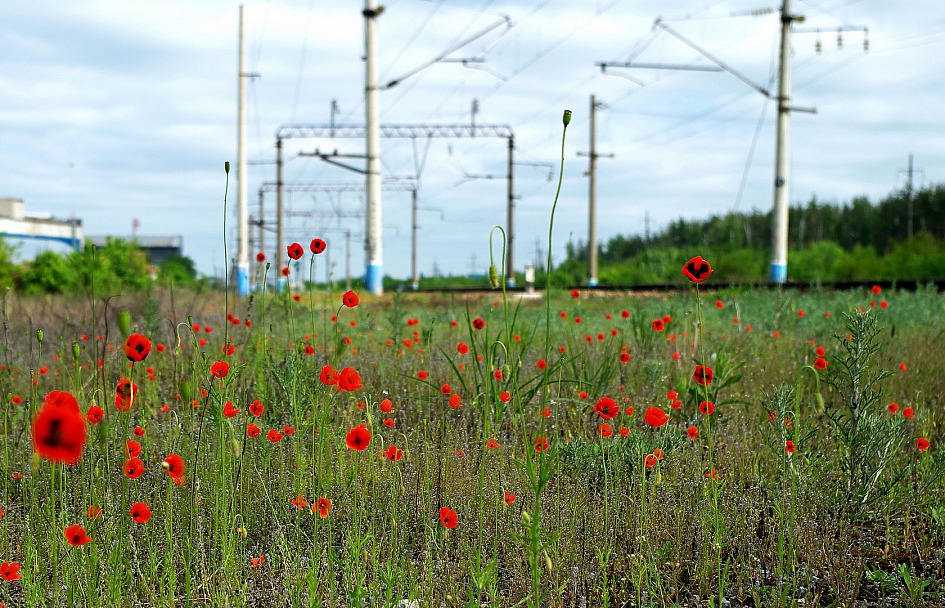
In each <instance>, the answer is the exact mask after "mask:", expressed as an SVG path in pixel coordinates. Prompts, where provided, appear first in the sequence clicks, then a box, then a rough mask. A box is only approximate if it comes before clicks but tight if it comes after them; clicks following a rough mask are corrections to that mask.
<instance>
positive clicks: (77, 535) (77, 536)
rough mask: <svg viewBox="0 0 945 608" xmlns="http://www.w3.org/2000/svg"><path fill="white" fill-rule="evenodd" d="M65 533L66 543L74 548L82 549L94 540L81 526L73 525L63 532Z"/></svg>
mask: <svg viewBox="0 0 945 608" xmlns="http://www.w3.org/2000/svg"><path fill="white" fill-rule="evenodd" d="M63 533H64V534H65V535H66V541H68V542H69V544H70V545H72V546H73V547H81V546H82V545H84V544H85V543H87V542H90V541H91V540H92V539H91V538H90V537H89V535H88V534H86V533H85V528H83V527H82V526H80V525H79V524H72V525H71V526H69V527H68V528H66V529H65V530H63Z"/></svg>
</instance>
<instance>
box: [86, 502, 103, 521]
mask: <svg viewBox="0 0 945 608" xmlns="http://www.w3.org/2000/svg"><path fill="white" fill-rule="evenodd" d="M85 516H86V517H88V518H89V519H98V518H99V517H101V516H102V507H96V506H95V505H89V508H88V509H86V510H85Z"/></svg>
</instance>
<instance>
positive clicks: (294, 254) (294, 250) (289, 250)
mask: <svg viewBox="0 0 945 608" xmlns="http://www.w3.org/2000/svg"><path fill="white" fill-rule="evenodd" d="M285 249H286V254H288V256H289V257H290V258H292V259H293V260H297V259H299V258H300V257H302V254H304V253H305V250H304V249H302V246H301V245H299V244H298V243H292V244H291V245H289V246H288V247H286V248H285Z"/></svg>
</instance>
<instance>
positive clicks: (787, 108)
mask: <svg viewBox="0 0 945 608" xmlns="http://www.w3.org/2000/svg"><path fill="white" fill-rule="evenodd" d="M795 18H796V17H795V16H794V15H792V14H791V0H784V4H782V5H781V58H780V62H779V63H780V67H779V69H778V97H777V101H778V130H777V138H776V144H775V146H776V148H775V154H774V213H773V214H772V216H773V224H774V225H773V226H772V227H771V276H770V281H771V282H772V283H779V284H780V283H784V282H786V281H787V245H788V243H787V242H788V205H789V200H788V192H789V190H788V179H789V178H790V170H791V159H790V150H791V65H792V62H791V22H792V21H794V19H795Z"/></svg>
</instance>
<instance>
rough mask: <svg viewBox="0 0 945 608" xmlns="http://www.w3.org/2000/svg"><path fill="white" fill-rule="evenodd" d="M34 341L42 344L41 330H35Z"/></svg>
mask: <svg viewBox="0 0 945 608" xmlns="http://www.w3.org/2000/svg"><path fill="white" fill-rule="evenodd" d="M36 341H37V342H39V343H40V344H42V343H43V330H41V329H37V330H36Z"/></svg>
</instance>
